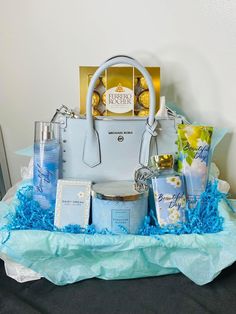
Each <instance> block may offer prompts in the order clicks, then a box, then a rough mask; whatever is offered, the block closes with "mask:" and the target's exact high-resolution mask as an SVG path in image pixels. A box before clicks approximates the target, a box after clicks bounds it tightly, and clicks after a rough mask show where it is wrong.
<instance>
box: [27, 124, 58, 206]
mask: <svg viewBox="0 0 236 314" xmlns="http://www.w3.org/2000/svg"><path fill="white" fill-rule="evenodd" d="M36 123H38V122H36ZM40 123H42V122H40ZM43 123H44V122H43ZM52 124H53V123H50V124H49V123H47V125H46V126H45V125H43V126H41V127H40V130H39V132H40V134H39V140H35V143H34V176H33V185H34V193H33V198H34V200H35V201H37V202H38V203H39V205H40V207H41V208H42V209H45V210H49V209H52V210H53V209H54V208H55V201H56V191H57V180H58V177H59V166H60V144H59V141H58V140H57V139H56V138H54V137H55V135H54V130H53V127H54V126H51V125H52Z"/></svg>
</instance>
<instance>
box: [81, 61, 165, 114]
mask: <svg viewBox="0 0 236 314" xmlns="http://www.w3.org/2000/svg"><path fill="white" fill-rule="evenodd" d="M97 69H98V67H96V66H80V67H79V79H80V114H82V115H84V114H85V113H86V96H87V92H88V86H89V83H90V80H91V78H92V76H93V74H94V73H95V71H96V70H97ZM146 69H147V70H148V72H149V73H150V75H151V77H152V81H153V85H154V87H155V91H156V112H157V111H158V109H159V102H160V68H159V67H146ZM91 105H92V108H93V109H92V110H93V115H94V116H138V117H147V116H148V115H149V90H148V86H147V83H146V81H145V79H144V77H143V76H142V74H141V73H140V72H139V71H138V70H137V69H136V68H133V67H128V66H127V67H111V68H109V69H107V70H106V71H104V73H103V74H102V75H101V76H100V77H99V79H98V80H97V82H96V85H95V88H94V92H93V98H92V104H91Z"/></svg>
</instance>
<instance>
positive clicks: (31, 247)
mask: <svg viewBox="0 0 236 314" xmlns="http://www.w3.org/2000/svg"><path fill="white" fill-rule="evenodd" d="M224 134H225V130H223V131H222V130H221V131H219V130H216V132H214V135H213V138H212V145H211V149H212V152H213V150H214V148H215V146H216V145H217V144H218V143H219V141H220V140H221V139H222V138H223V136H224ZM212 152H211V153H212ZM212 169H213V170H214V167H213V168H212ZM213 176H214V177H216V179H214V180H213V181H212V182H213V183H211V184H209V185H208V188H207V190H206V192H205V193H203V195H202V202H200V203H201V204H203V207H202V206H198V207H197V208H196V209H195V210H194V211H189V221H188V222H187V223H186V224H183V225H182V228H178V230H175V229H173V228H171V229H168V228H164V229H163V228H162V229H160V228H158V227H157V226H152V225H150V221H149V219H150V217H147V218H146V220H145V222H144V226H143V229H142V230H141V231H140V235H127V234H124V235H111V234H109V233H106V232H105V234H101V233H96V230H95V229H94V228H93V226H89V227H88V228H86V229H82V228H80V227H79V226H68V227H67V228H64V229H63V230H59V229H55V227H54V226H53V213H52V212H50V211H49V212H46V213H45V212H42V211H41V210H40V208H39V207H38V206H37V205H36V204H35V203H34V202H33V201H32V182H31V181H29V180H24V181H23V182H22V183H21V184H20V185H19V186H18V188H17V191H14V192H13V193H12V195H11V201H10V200H8V201H2V202H0V228H1V233H0V237H1V238H0V257H1V258H2V259H3V260H5V261H6V262H7V264H8V263H9V261H10V262H12V261H13V262H15V263H17V265H18V266H16V267H18V268H19V267H23V266H24V267H26V268H23V269H21V270H22V272H23V277H24V272H25V273H27V269H30V270H32V271H34V272H36V273H37V274H35V273H33V275H32V273H30V275H29V273H28V279H30V278H40V277H45V278H47V279H48V280H49V281H51V282H53V283H55V284H57V285H65V284H69V283H73V282H77V281H80V280H84V279H88V278H93V277H97V278H101V279H128V278H130V279H131V278H139V277H148V276H161V275H167V274H173V273H178V272H181V273H183V274H185V275H186V276H187V277H188V278H190V279H191V280H192V281H194V282H195V283H196V284H199V285H203V284H206V283H208V282H210V281H212V280H213V279H214V278H215V277H216V276H217V275H218V274H219V273H220V272H221V270H222V269H224V268H226V267H227V266H229V265H231V264H232V263H234V262H235V260H236V213H235V212H234V209H236V201H231V202H229V201H228V200H227V197H226V194H225V193H222V192H220V191H219V190H220V188H219V187H220V182H221V181H220V180H218V179H217V171H213ZM9 194H11V191H10V193H8V195H9ZM22 229H23V230H22ZM40 229H44V230H40ZM20 265H21V266H20ZM13 277H14V276H13ZM26 277H27V275H26ZM21 281H23V280H21Z"/></svg>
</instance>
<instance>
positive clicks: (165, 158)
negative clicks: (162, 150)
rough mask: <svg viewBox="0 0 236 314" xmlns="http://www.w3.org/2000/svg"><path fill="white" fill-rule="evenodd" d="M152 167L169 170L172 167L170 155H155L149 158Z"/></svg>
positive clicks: (172, 159) (172, 162) (171, 156)
mask: <svg viewBox="0 0 236 314" xmlns="http://www.w3.org/2000/svg"><path fill="white" fill-rule="evenodd" d="M151 163H152V166H153V167H155V168H157V169H159V170H163V169H171V168H173V167H174V158H173V155H171V154H166V155H155V156H152V157H151Z"/></svg>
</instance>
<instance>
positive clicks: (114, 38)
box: [0, 0, 236, 192]
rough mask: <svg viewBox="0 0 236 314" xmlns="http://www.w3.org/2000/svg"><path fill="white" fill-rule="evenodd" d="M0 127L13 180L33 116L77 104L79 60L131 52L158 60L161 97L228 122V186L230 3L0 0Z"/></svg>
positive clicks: (222, 152)
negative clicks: (0, 126) (61, 106)
mask: <svg viewBox="0 0 236 314" xmlns="http://www.w3.org/2000/svg"><path fill="white" fill-rule="evenodd" d="M0 6H1V7H0V124H1V125H2V128H3V133H4V137H5V141H6V149H7V155H8V159H9V165H10V171H11V176H12V179H13V182H15V181H16V180H17V179H18V178H19V174H20V166H21V165H22V164H25V163H26V159H25V158H23V157H18V156H16V155H15V154H14V151H15V150H17V149H19V148H22V147H25V146H27V145H30V144H31V142H32V138H33V121H34V120H43V119H45V120H48V119H49V118H50V117H51V116H52V114H53V113H54V111H55V109H56V108H57V107H58V106H59V105H60V104H61V103H65V104H68V105H69V106H70V107H75V106H77V105H78V99H79V95H78V73H77V70H78V65H96V64H99V63H101V62H102V61H103V60H104V59H106V58H107V57H109V56H112V55H114V54H119V53H124V54H130V55H132V56H134V57H136V58H138V59H139V60H140V61H142V62H143V63H144V64H145V65H160V66H161V76H162V95H166V96H167V99H168V100H169V101H176V102H177V103H178V104H179V106H181V108H182V109H183V110H185V112H186V113H187V115H189V117H190V118H192V119H194V120H197V121H199V122H202V123H209V124H213V125H217V126H222V127H228V128H229V129H230V134H229V135H228V136H227V137H226V138H225V140H224V141H223V142H222V144H220V146H219V147H218V149H217V151H216V154H215V160H216V161H217V163H218V165H219V166H220V169H221V172H222V173H221V176H222V178H226V179H227V180H228V181H229V182H230V184H231V186H232V192H234V191H236V162H235V153H236V135H235V131H236V126H235V119H236V109H235V105H236V96H235V95H236V93H235V73H236V61H235V58H236V2H235V1H234V0H178V1H177V0H146V1H141V0H133V1H132V0H119V1H113V0H100V1H95V0H93V1H92V0H90V1H82V0H38V1H36V0H21V1H19V0H7V1H4V0H0Z"/></svg>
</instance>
